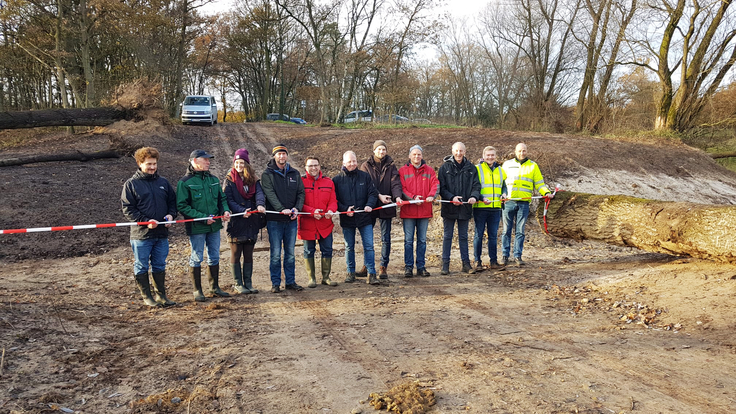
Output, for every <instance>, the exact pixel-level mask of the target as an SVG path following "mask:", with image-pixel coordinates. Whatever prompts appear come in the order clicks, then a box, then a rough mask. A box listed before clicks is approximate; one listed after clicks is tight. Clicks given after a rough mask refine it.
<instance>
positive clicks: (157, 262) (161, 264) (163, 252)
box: [130, 237, 169, 275]
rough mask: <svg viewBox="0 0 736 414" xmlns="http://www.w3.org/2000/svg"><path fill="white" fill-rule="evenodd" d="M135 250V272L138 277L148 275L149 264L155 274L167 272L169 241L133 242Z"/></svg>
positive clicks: (161, 239)
mask: <svg viewBox="0 0 736 414" xmlns="http://www.w3.org/2000/svg"><path fill="white" fill-rule="evenodd" d="M130 247H132V248H133V257H134V260H135V261H134V262H133V272H135V274H136V275H140V274H141V273H145V274H148V262H149V260H150V262H151V270H152V271H153V273H159V272H163V271H166V257H168V256H169V239H167V238H166V237H162V238H160V239H145V240H131V241H130Z"/></svg>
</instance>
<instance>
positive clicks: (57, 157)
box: [0, 150, 121, 167]
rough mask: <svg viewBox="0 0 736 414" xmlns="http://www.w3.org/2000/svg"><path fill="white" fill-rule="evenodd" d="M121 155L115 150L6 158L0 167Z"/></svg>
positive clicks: (118, 156)
mask: <svg viewBox="0 0 736 414" xmlns="http://www.w3.org/2000/svg"><path fill="white" fill-rule="evenodd" d="M120 157H121V155H120V153H119V152H118V151H116V150H106V151H97V152H91V153H83V152H70V153H67V154H46V155H32V156H29V157H19V158H8V159H5V160H0V167H10V166H13V165H23V164H32V163H34V162H49V161H89V160H97V159H100V158H120Z"/></svg>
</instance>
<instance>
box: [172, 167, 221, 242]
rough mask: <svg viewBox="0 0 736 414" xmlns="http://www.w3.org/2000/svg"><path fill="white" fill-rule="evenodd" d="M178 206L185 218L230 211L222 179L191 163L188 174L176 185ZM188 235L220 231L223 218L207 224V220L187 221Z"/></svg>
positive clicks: (219, 214)
mask: <svg viewBox="0 0 736 414" xmlns="http://www.w3.org/2000/svg"><path fill="white" fill-rule="evenodd" d="M176 207H177V209H178V210H179V212H180V213H181V214H182V215H183V216H184V218H188V219H191V218H205V217H209V216H221V215H222V214H223V213H225V212H226V211H230V208H229V207H228V206H227V199H226V198H225V193H224V192H223V191H222V188H221V187H220V180H219V179H218V178H217V177H215V176H214V175H212V174H210V172H209V171H195V170H194V169H193V168H192V166H191V165H190V166H189V168H187V174H186V175H185V176H184V177H182V178H181V179H180V180H179V183H178V184H177V185H176ZM185 226H186V230H187V235H189V236H191V235H192V234H204V233H212V232H215V231H220V229H222V219H217V220H215V222H214V223H212V224H207V221H206V220H201V221H192V222H188V223H185Z"/></svg>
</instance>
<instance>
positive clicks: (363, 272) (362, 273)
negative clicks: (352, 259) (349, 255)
mask: <svg viewBox="0 0 736 414" xmlns="http://www.w3.org/2000/svg"><path fill="white" fill-rule="evenodd" d="M366 276H368V269H367V268H366V267H365V265H363V267H362V268H361V269H360V270H358V271H357V272H355V277H366Z"/></svg>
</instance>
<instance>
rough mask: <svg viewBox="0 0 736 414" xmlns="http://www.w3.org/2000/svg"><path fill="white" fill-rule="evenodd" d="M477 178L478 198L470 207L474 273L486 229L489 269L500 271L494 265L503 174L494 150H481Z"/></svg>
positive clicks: (480, 264)
mask: <svg viewBox="0 0 736 414" xmlns="http://www.w3.org/2000/svg"><path fill="white" fill-rule="evenodd" d="M475 168H476V169H478V178H479V179H480V196H481V199H480V200H479V201H478V202H477V203H475V204H473V221H474V222H475V237H474V238H473V253H474V254H475V270H476V271H478V272H479V271H482V270H483V260H482V259H481V255H482V253H483V233H485V232H486V230H488V257H489V258H490V259H491V269H501V270H503V269H504V268H503V267H502V266H500V265H499V264H498V250H497V245H498V242H497V240H498V225H499V223H500V222H501V198H502V197H504V196H505V195H506V173H505V172H504V170H503V168H501V166H500V165H499V164H498V163H497V162H496V149H495V148H493V147H491V146H487V147H485V148H483V159H482V160H481V161H480V162H479V163H478V165H476V166H475Z"/></svg>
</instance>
